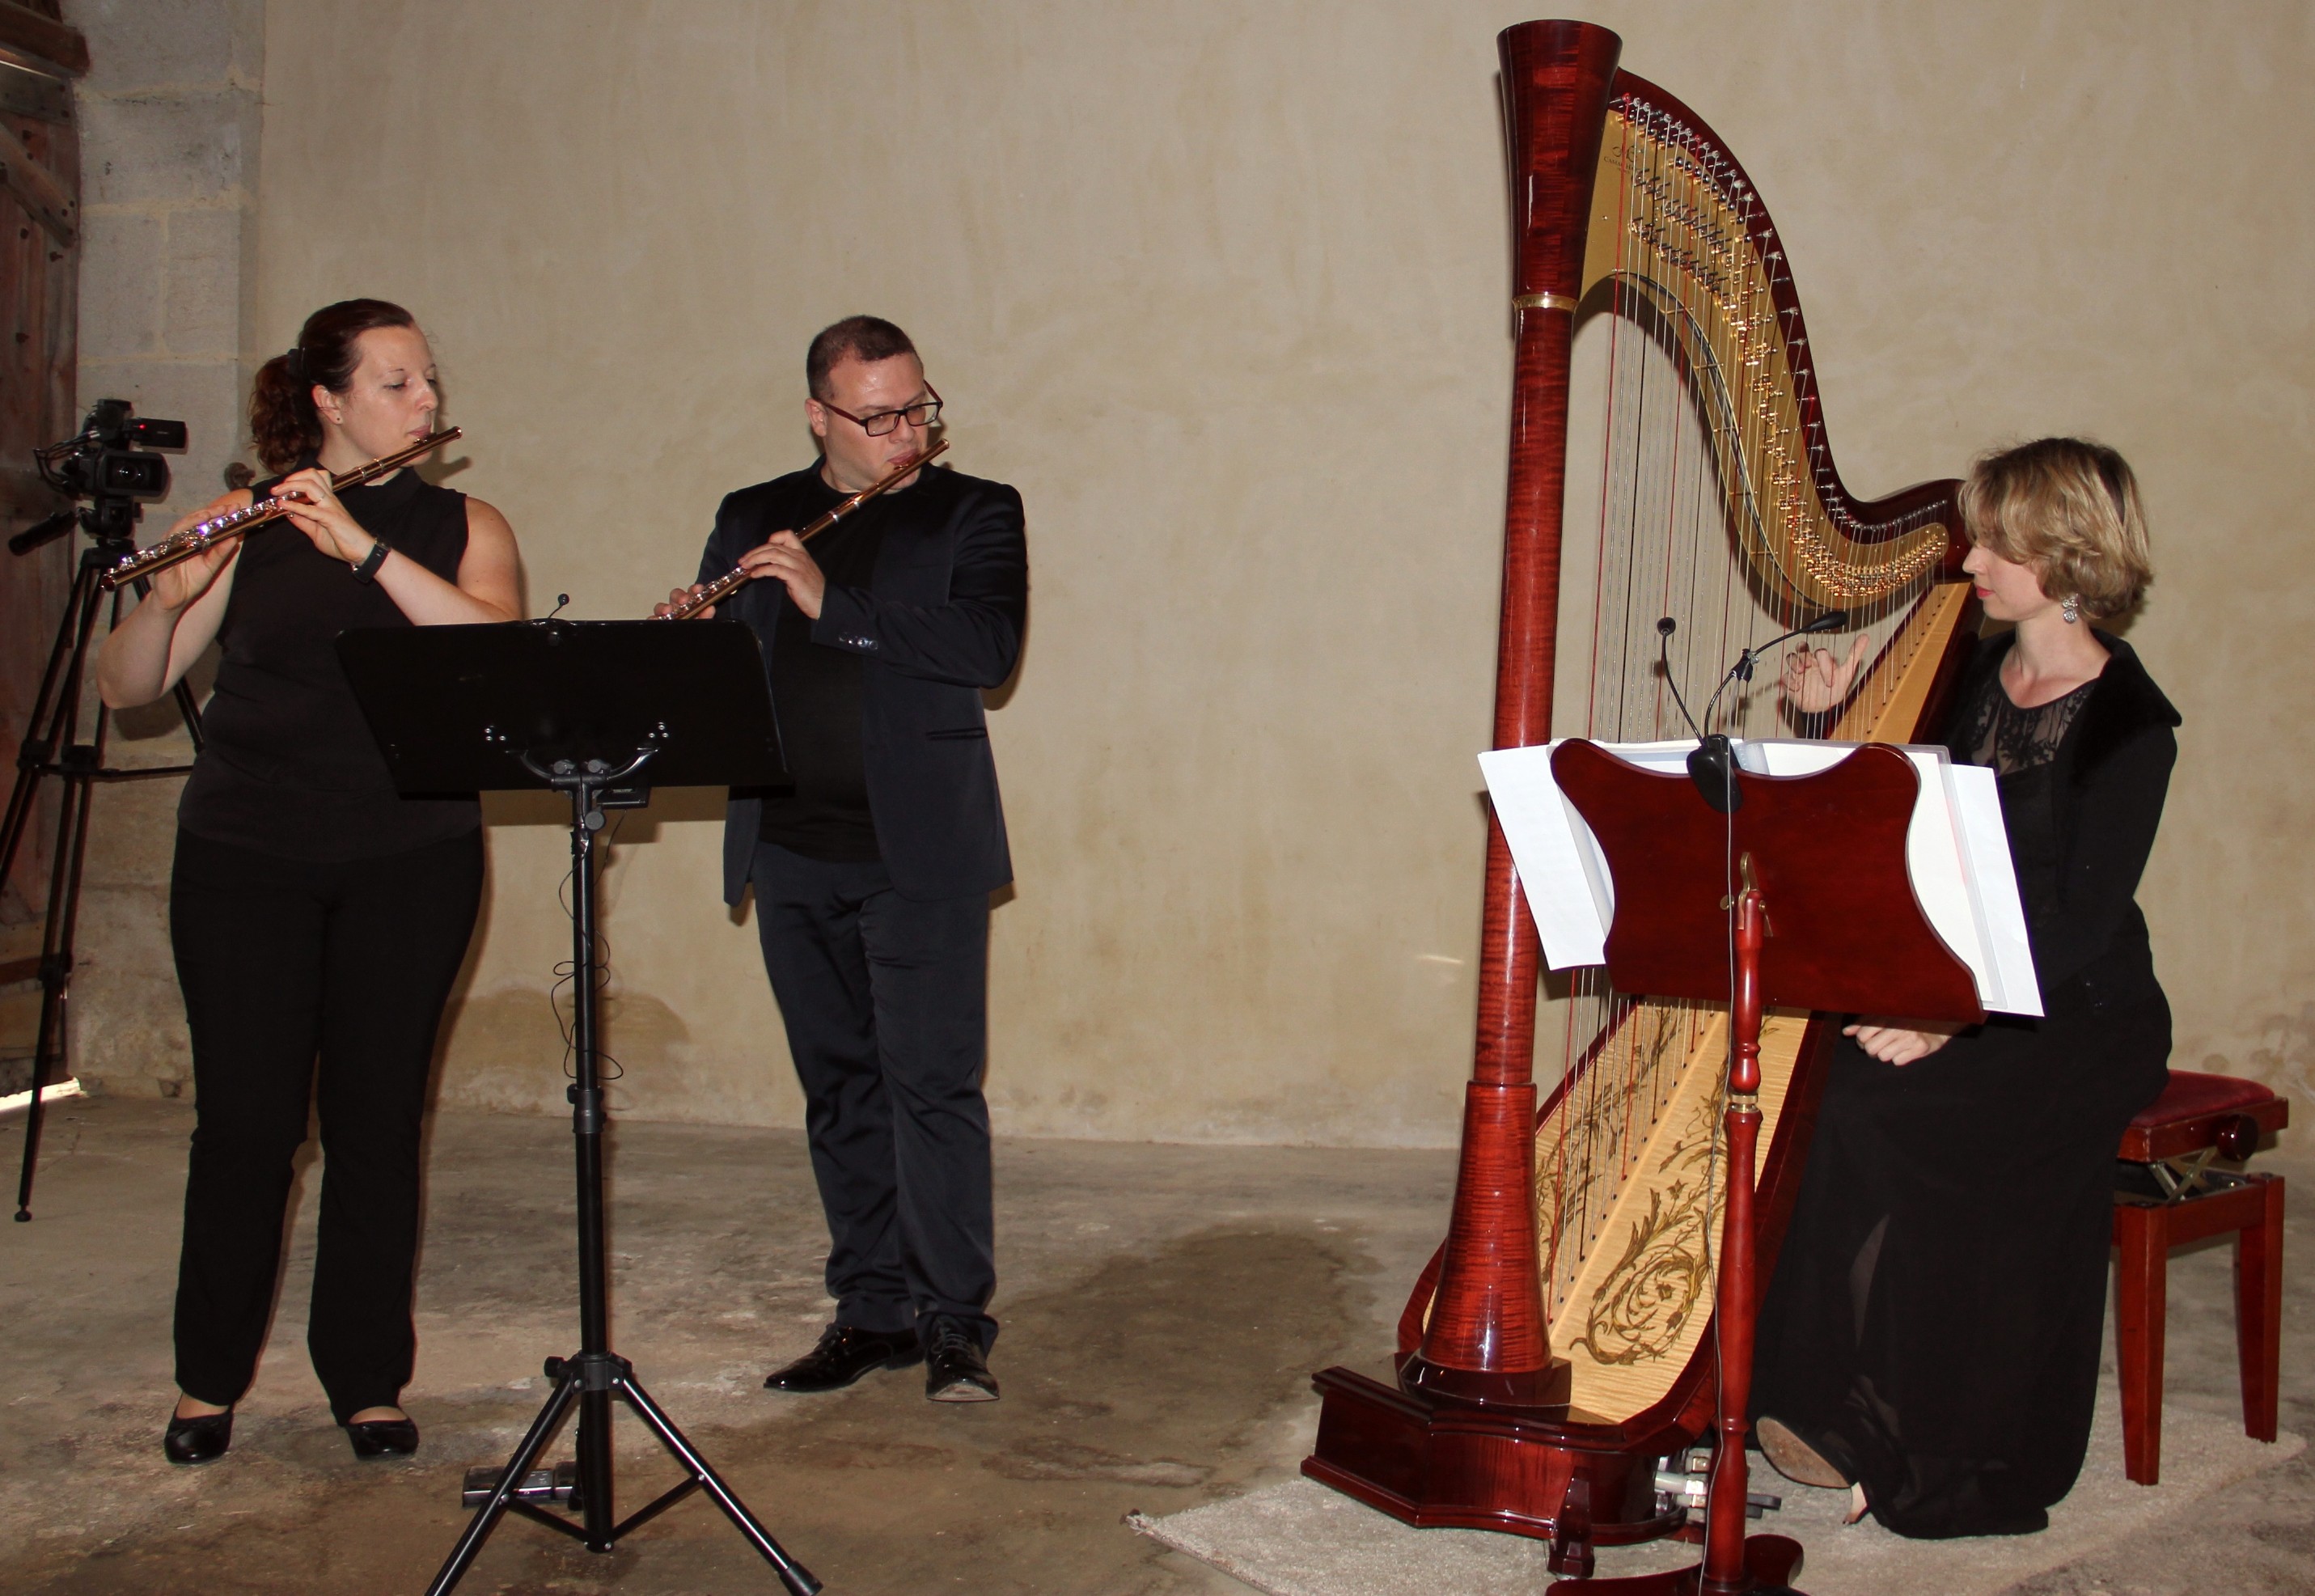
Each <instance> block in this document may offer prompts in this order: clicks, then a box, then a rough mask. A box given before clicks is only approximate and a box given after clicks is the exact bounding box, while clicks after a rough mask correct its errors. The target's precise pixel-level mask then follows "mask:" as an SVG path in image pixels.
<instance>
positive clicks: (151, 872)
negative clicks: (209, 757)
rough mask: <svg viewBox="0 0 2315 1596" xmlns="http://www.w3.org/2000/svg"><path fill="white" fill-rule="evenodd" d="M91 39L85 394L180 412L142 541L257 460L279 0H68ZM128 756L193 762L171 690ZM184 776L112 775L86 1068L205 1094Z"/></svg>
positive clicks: (84, 130) (121, 731)
mask: <svg viewBox="0 0 2315 1596" xmlns="http://www.w3.org/2000/svg"><path fill="white" fill-rule="evenodd" d="M65 11H66V20H67V21H68V22H71V23H72V24H73V25H74V26H75V27H76V28H78V29H80V30H81V31H82V32H83V33H84V35H85V36H86V37H87V40H88V50H89V59H90V66H89V75H88V76H87V78H86V79H84V81H83V83H82V84H81V87H80V103H79V111H80V121H81V140H82V143H81V172H82V193H81V199H82V217H83V225H84V247H83V251H82V256H81V280H80V367H79V392H80V403H81V405H82V406H83V408H85V407H86V406H88V405H89V404H92V403H94V402H95V401H97V400H99V399H104V398H120V399H127V400H129V401H130V402H131V403H134V404H135V405H136V407H137V413H138V414H140V415H152V416H164V417H168V418H171V419H173V420H178V421H184V422H185V423H186V424H187V425H188V427H189V428H190V429H191V441H190V447H189V448H187V449H186V451H185V453H184V454H182V456H177V457H173V458H172V461H171V465H172V471H173V478H174V480H173V485H172V489H171V492H170V494H169V497H168V498H167V499H166V500H164V501H161V502H159V503H157V504H155V505H152V506H149V507H147V509H146V513H145V525H144V527H143V528H141V530H140V533H139V537H140V540H141V541H144V542H151V541H153V540H154V539H155V538H157V537H158V536H161V535H162V534H163V533H164V532H165V531H166V530H167V528H168V527H169V524H170V523H171V522H172V521H173V520H174V519H176V518H177V517H179V516H181V515H182V514H184V513H185V512H187V511H189V510H196V509H199V508H200V506H201V505H203V504H206V503H207V502H208V501H210V500H211V499H213V498H215V497H216V496H217V494H218V493H220V492H223V491H224V485H225V484H224V471H225V468H226V465H228V464H229V463H231V462H233V461H235V460H236V459H242V458H245V457H246V448H245V446H246V443H247V425H246V422H245V421H244V417H243V414H242V404H243V398H244V394H245V393H246V382H245V380H244V374H245V373H246V372H247V371H248V370H250V369H252V368H253V366H254V364H255V359H262V356H260V357H253V350H252V349H251V347H250V338H249V330H250V329H251V327H252V326H253V314H252V311H253V305H254V302H255V291H256V253H255V252H256V243H257V228H256V225H255V210H256V199H257V158H258V147H259V132H260V119H261V106H260V103H259V84H260V79H261V75H262V67H263V62H264V50H265V5H264V0H67V4H66V7H65ZM115 727H116V730H115V734H114V738H113V742H112V747H111V749H110V750H109V752H110V755H111V758H110V761H109V762H111V763H112V764H115V765H122V766H136V765H170V764H182V763H183V762H184V761H186V760H187V759H189V758H191V744H190V742H189V741H188V740H187V738H186V736H185V733H184V731H183V728H182V725H181V724H180V723H179V721H178V718H177V715H176V713H175V711H174V710H173V708H171V707H170V706H169V705H165V704H164V705H154V706H151V707H148V708H146V709H143V710H135V711H130V712H129V713H127V714H122V715H120V716H118V717H117V718H116V721H115ZM180 785H182V778H180V777H175V776H164V777H156V778H155V779H152V780H149V781H142V782H134V783H126V784H120V785H111V786H104V787H100V788H99V789H98V790H97V794H96V800H95V810H94V815H93V821H92V824H91V828H90V841H89V853H88V863H87V870H86V874H85V875H84V880H83V886H82V894H81V923H80V933H79V937H78V944H79V946H78V961H77V963H76V966H75V974H74V984H73V998H74V1001H73V1029H72V1038H71V1044H70V1045H71V1064H72V1068H73V1069H74V1071H75V1074H76V1075H78V1077H80V1079H81V1081H82V1083H83V1084H84V1086H89V1087H90V1088H91V1089H92V1090H102V1091H108V1092H113V1093H120V1094H137V1095H152V1094H159V1095H164V1096H176V1095H180V1094H182V1093H184V1092H186V1091H189V1090H190V1081H191V1057H190V1053H189V1051H188V1049H187V1046H186V1042H185V1027H184V1012H183V1006H182V1004H181V1003H180V1001H179V999H178V994H177V985H176V977H175V973H174V970H173V965H172V962H171V959H170V953H169V939H168V882H169V858H170V852H171V848H172V845H173V839H174V836H175V811H176V800H177V793H178V789H179V787H180Z"/></svg>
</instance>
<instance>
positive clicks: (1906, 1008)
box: [1550, 738, 1985, 1596]
mask: <svg viewBox="0 0 2315 1596" xmlns="http://www.w3.org/2000/svg"><path fill="white" fill-rule="evenodd" d="M1551 773H1552V776H1553V777H1554V778H1555V779H1556V780H1557V782H1558V784H1559V788H1560V791H1561V792H1563V793H1565V794H1566V795H1567V798H1568V801H1569V802H1572V803H1573V804H1574V806H1575V810H1576V812H1577V813H1579V814H1581V815H1582V816H1583V820H1584V823H1585V824H1586V825H1588V826H1590V827H1591V829H1592V835H1593V836H1594V837H1595V838H1598V839H1599V842H1600V847H1601V852H1602V853H1604V854H1605V855H1606V856H1607V857H1608V868H1609V873H1610V876H1611V877H1612V878H1613V880H1614V883H1615V902H1616V911H1615V919H1614V923H1613V924H1612V925H1611V926H1610V928H1609V932H1608V940H1607V948H1606V958H1607V966H1608V979H1609V980H1610V982H1612V983H1613V984H1614V986H1615V987H1616V989H1618V990H1619V991H1623V992H1629V993H1633V994H1643V993H1644V994H1645V995H1647V996H1648V997H1651V998H1699V999H1702V1000H1704V1001H1706V1002H1711V1003H1725V1004H1728V1005H1729V1031H1730V1035H1731V1040H1732V1042H1733V1044H1734V1045H1733V1047H1732V1049H1731V1056H1730V1062H1729V1069H1728V1112H1727V1114H1726V1116H1725V1125H1726V1128H1727V1134H1728V1198H1727V1206H1726V1210H1725V1220H1724V1224H1723V1228H1722V1239H1721V1249H1720V1281H1719V1299H1718V1302H1717V1304H1716V1308H1715V1320H1716V1326H1715V1328H1716V1341H1717V1347H1718V1351H1719V1368H1718V1379H1717V1382H1716V1383H1717V1385H1718V1388H1719V1414H1718V1417H1717V1419H1716V1428H1717V1430H1718V1432H1719V1434H1718V1437H1717V1441H1716V1445H1715V1447H1714V1449H1713V1457H1712V1487H1711V1496H1710V1499H1709V1501H1708V1502H1707V1505H1706V1508H1705V1551H1704V1560H1703V1563H1702V1564H1701V1565H1699V1566H1692V1567H1689V1568H1682V1569H1676V1570H1673V1571H1671V1572H1668V1573H1663V1574H1637V1575H1632V1576H1628V1577H1625V1578H1621V1579H1608V1580H1584V1581H1574V1580H1563V1581H1560V1582H1557V1583H1555V1584H1553V1585H1552V1586H1551V1587H1550V1588H1551V1590H1552V1591H1553V1592H1564V1593H1565V1596H1690V1593H1691V1592H1705V1593H1707V1596H1739V1593H1741V1592H1748V1591H1751V1592H1761V1591H1768V1590H1779V1589H1781V1590H1786V1591H1789V1590H1790V1587H1789V1586H1788V1585H1787V1584H1786V1582H1787V1580H1789V1579H1791V1578H1792V1576H1793V1575H1794V1574H1796V1573H1797V1572H1798V1571H1799V1567H1800V1562H1801V1547H1800V1543H1799V1542H1798V1541H1796V1540H1794V1539H1792V1538H1789V1537H1787V1536H1782V1535H1754V1536H1749V1537H1748V1536H1746V1535H1745V1533H1744V1519H1745V1505H1746V1503H1745V1496H1746V1480H1745V1474H1746V1465H1745V1458H1744V1432H1745V1429H1746V1423H1745V1417H1744V1414H1745V1408H1746V1406H1747V1405H1748V1404H1749V1403H1750V1401H1751V1398H1752V1333H1753V1322H1754V1316H1755V1312H1756V1308H1757V1303H1758V1292H1757V1290H1756V1283H1757V1282H1756V1281H1754V1278H1753V1241H1754V1237H1753V1228H1754V1220H1753V1216H1752V1195H1753V1171H1752V1159H1753V1150H1754V1144H1755V1142H1756V1141H1757V1140H1758V1139H1759V1134H1760V1129H1761V1108H1760V1098H1759V1095H1758V1094H1759V1092H1760V1089H1761V1067H1760V1052H1761V1016H1762V1014H1763V1012H1764V1011H1765V1010H1766V1009H1768V1008H1770V1007H1771V1006H1778V1007H1788V1008H1806V1009H1818V1010H1832V1011H1833V1012H1835V1013H1841V1014H1848V1013H1867V1014H1887V1015H1905V1016H1907V1017H1909V1018H1915V1019H1925V1020H1961V1021H1965V1022H1968V1023H1970V1024H1975V1023H1977V1022H1978V1021H1980V1020H1982V1019H1983V1018H1985V1011H1984V1010H1983V1009H1982V1007H1980V1006H1979V1005H1978V1000H1977V983H1976V981H1975V980H1974V979H1973V978H1972V976H1971V975H1970V972H1969V970H1968V968H1967V967H1966V966H1965V965H1964V964H1963V963H1962V962H1961V961H1960V960H1959V959H1957V958H1956V957H1955V956H1954V954H1953V952H1952V950H1951V949H1949V948H1947V946H1946V944H1945V943H1944V942H1943V941H1942V940H1941V939H1940V938H1939V937H1938V934H1937V933H1936V932H1935V931H1933V930H1931V929H1930V927H1929V921H1928V920H1927V919H1926V918H1924V917H1923V916H1922V913H1921V907H1920V902H1919V900H1916V898H1915V897H1914V895H1913V886H1912V877H1911V873H1909V872H1908V870H1907V868H1906V864H1905V832H1906V829H1907V828H1908V827H1909V826H1910V825H1911V823H1912V817H1913V803H1914V800H1915V798H1916V797H1917V796H1918V794H1919V793H1920V777H1919V776H1917V775H1916V774H1915V772H1914V769H1913V765H1912V762H1911V760H1910V759H1908V758H1906V757H1905V756H1904V755H1903V753H1900V752H1899V751H1898V750H1897V749H1894V748H1892V747H1890V746H1888V745H1887V744H1885V743H1875V744H1868V745H1867V746H1866V747H1864V748H1861V749H1858V750H1857V752H1855V753H1854V754H1851V755H1850V756H1849V758H1846V759H1844V760H1842V761H1841V762H1840V764H1838V765H1835V766H1832V767H1830V768H1828V769H1825V770H1822V771H1819V772H1817V773H1816V774H1815V775H1814V776H1755V775H1753V774H1752V773H1751V772H1749V771H1732V772H1731V774H1730V776H1729V779H1730V780H1732V781H1733V782H1734V784H1735V785H1737V786H1738V787H1739V788H1740V789H1741V791H1742V802H1740V803H1738V804H1734V805H1732V806H1730V807H1731V808H1733V810H1734V812H1733V813H1730V812H1722V811H1717V810H1716V808H1715V807H1714V806H1713V805H1712V804H1711V803H1710V802H1707V797H1706V795H1705V794H1703V793H1701V792H1699V790H1698V784H1697V783H1696V782H1695V781H1694V780H1692V779H1691V778H1690V776H1688V775H1686V774H1677V775H1667V774H1663V773H1661V772H1657V771H1652V770H1644V769H1642V768H1641V767H1638V766H1636V765H1631V764H1628V763H1626V762H1625V761H1624V760H1622V759H1619V758H1616V757H1615V756H1614V755H1613V754H1610V753H1609V752H1608V751H1607V750H1606V749H1602V748H1601V747H1600V746H1599V745H1598V744H1597V743H1593V742H1587V741H1584V740H1582V739H1580V738H1578V739H1572V740H1569V741H1567V742H1565V743H1562V744H1561V745H1560V747H1559V748H1558V749H1557V751H1555V752H1554V753H1553V755H1552V756H1551ZM1772 905H1773V907H1774V911H1775V914H1774V920H1773V923H1772V922H1771V918H1770V908H1771V906H1772Z"/></svg>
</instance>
